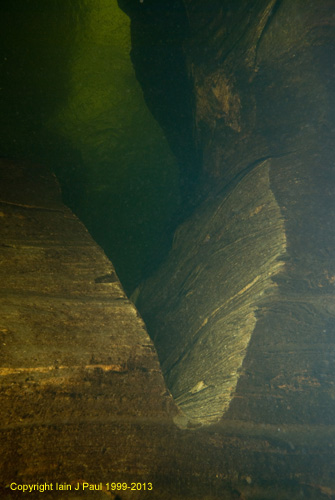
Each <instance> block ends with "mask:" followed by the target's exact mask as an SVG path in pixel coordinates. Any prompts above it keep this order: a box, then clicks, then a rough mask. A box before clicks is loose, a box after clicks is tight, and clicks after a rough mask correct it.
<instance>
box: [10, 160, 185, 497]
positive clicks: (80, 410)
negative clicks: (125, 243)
mask: <svg viewBox="0 0 335 500" xmlns="http://www.w3.org/2000/svg"><path fill="white" fill-rule="evenodd" d="M0 178H1V182H0V224H1V227H0V231H1V243H0V251H1V266H0V276H1V292H0V294H1V327H0V339H1V342H0V364H1V368H0V385H1V396H0V400H1V401H0V421H1V429H0V443H1V458H0V480H1V496H2V497H3V496H4V497H5V498H7V497H6V496H5V495H9V497H8V498H16V497H18V498H19V497H20V494H21V496H22V492H20V491H11V490H10V489H9V486H8V485H9V484H10V483H12V482H16V483H18V484H36V483H37V482H40V483H43V482H45V481H46V482H53V483H54V484H55V483H56V482H58V483H67V484H72V485H76V484H77V482H78V481H84V482H89V483H94V484H98V483H100V482H101V481H102V482H103V483H105V482H112V481H113V478H114V479H115V480H116V481H121V478H123V479H122V481H127V480H132V481H134V480H136V479H135V478H136V477H137V478H138V479H139V480H140V481H142V482H145V481H146V480H147V481H151V482H152V481H153V479H154V476H155V475H156V473H155V472H154V469H156V466H157V467H158V469H156V472H158V473H159V474H160V466H159V465H158V463H159V462H160V460H161V459H160V458H159V457H158V456H157V457H156V458H155V460H153V458H154V457H155V455H156V451H157V449H156V451H154V448H156V445H157V439H159V438H158V436H159V435H160V433H161V431H160V430H159V429H161V430H162V429H163V428H165V429H169V428H170V429H171V428H172V427H173V424H172V418H173V416H176V415H177V413H178V411H177V409H176V407H175V405H174V403H173V400H172V398H171V395H170V394H169V392H168V391H167V390H166V387H165V384H164V380H163V376H162V374H161V370H160V367H159V363H158V359H157V355H156V352H155V348H154V346H153V344H152V341H151V340H150V338H149V336H148V334H147V332H146V330H145V327H144V324H143V321H142V320H141V318H140V317H139V315H138V313H137V311H136V309H135V307H134V305H133V304H132V303H131V302H130V301H129V300H128V299H127V297H126V295H125V293H124V291H123V289H122V287H121V285H120V282H119V280H118V277H117V276H116V274H115V270H114V268H113V266H112V264H111V262H110V261H109V260H108V259H107V257H106V256H105V254H104V253H103V251H102V250H101V249H100V248H99V247H98V246H97V245H96V243H95V242H94V241H93V240H92V238H91V236H90V235H89V233H88V232H87V230H86V229H85V227H84V226H83V225H82V224H81V223H80V221H79V220H78V219H77V218H76V217H75V216H74V215H73V213H72V212H71V211H70V210H69V209H68V208H67V207H65V206H64V205H63V204H62V202H61V198H60V191H59V188H58V185H57V182H56V180H55V178H54V176H52V175H51V174H49V173H47V171H46V169H45V168H42V167H38V166H34V165H31V164H23V163H21V164H17V163H14V162H11V161H9V160H1V162H0ZM155 435H156V436H157V437H154V436H155ZM143 449H146V453H145V454H144V456H142V455H143ZM158 454H159V452H158ZM139 457H142V458H141V460H139ZM154 464H155V465H154ZM152 466H153V467H154V469H153V468H152ZM116 478H119V479H116ZM150 478H151V479H150ZM73 487H74V486H73ZM135 493H136V492H135ZM59 494H60V492H57V491H54V492H53V493H49V492H48V491H47V492H46V493H43V495H45V496H46V495H48V496H47V498H58V497H59ZM16 495H17V496H16ZM109 495H111V493H109ZM124 495H126V494H124ZM20 498H21V497H20ZM122 498H129V497H128V496H127V495H126V496H123V497H122ZM131 498H133V497H131Z"/></svg>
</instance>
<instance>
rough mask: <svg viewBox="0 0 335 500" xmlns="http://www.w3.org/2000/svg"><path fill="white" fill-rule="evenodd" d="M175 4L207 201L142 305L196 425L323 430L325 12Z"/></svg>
mask: <svg viewBox="0 0 335 500" xmlns="http://www.w3.org/2000/svg"><path fill="white" fill-rule="evenodd" d="M184 5H185V8H186V12H187V17H188V22H189V36H188V37H187V38H186V39H185V40H184V42H183V47H184V51H185V56H186V61H187V65H188V68H189V73H190V75H191V77H192V80H193V84H194V92H195V106H194V127H195V131H196V133H195V136H196V140H197V143H198V144H200V145H201V149H202V152H203V165H202V174H201V182H199V183H198V185H197V193H198V195H199V193H200V198H201V199H202V200H203V201H202V203H201V204H200V205H199V206H198V208H197V209H196V211H195V212H194V214H193V215H191V216H190V217H189V219H188V220H187V221H186V222H185V223H184V224H183V225H182V226H181V227H180V228H179V229H178V230H177V232H176V236H175V241H174V245H173V249H172V251H171V253H170V256H169V258H168V260H167V262H166V263H165V265H164V266H162V268H161V270H160V271H159V272H158V273H157V274H156V275H154V276H153V277H152V278H151V279H150V280H149V281H148V282H147V283H144V284H143V286H142V287H141V289H140V295H139V298H138V302H137V304H138V307H139V309H140V311H141V313H142V314H143V317H144V319H145V321H146V324H147V326H148V328H149V332H150V334H151V336H152V338H153V339H154V341H155V345H156V346H157V350H158V352H159V356H160V360H161V362H162V366H163V369H164V372H165V376H166V380H167V382H168V385H169V388H170V389H171V391H172V393H173V395H174V396H175V398H176V400H177V401H178V403H179V404H180V406H181V407H182V408H183V410H184V411H185V412H186V413H187V415H188V416H189V418H190V419H191V420H192V419H193V421H194V423H195V422H197V423H204V424H208V423H210V422H213V421H214V420H218V419H220V417H224V419H225V420H227V419H234V420H246V421H255V422H264V423H271V424H275V425H280V424H281V423H284V422H285V423H295V424H305V423H319V424H330V423H331V421H332V419H333V418H334V413H335V407H334V403H333V396H332V394H333V390H334V385H335V380H334V377H333V373H334V370H333V367H334V361H335V360H334V357H333V355H332V354H331V353H332V351H333V345H334V339H335V337H334V335H335V332H334V324H335V319H334V313H335V311H334V308H333V306H332V302H333V299H334V275H335V273H334V253H333V250H332V249H333V248H334V239H335V235H334V232H333V231H332V230H331V224H332V223H331V221H332V220H333V217H334V210H335V206H334V170H333V158H334V149H333V132H334V114H333V113H332V111H331V109H333V108H332V107H331V106H332V104H333V103H334V90H333V87H332V85H331V82H332V81H333V78H334V75H333V64H332V63H331V57H332V56H331V55H332V54H333V51H334V36H333V30H334V4H333V2H329V1H327V0H325V1H322V2H317V3H313V2H302V1H300V0H296V1H293V2H292V1H285V0H283V1H274V0H273V1H268V0H266V1H265V0H262V1H257V2H250V1H241V2H230V1H226V2H223V3H222V2H215V1H213V2H210V6H209V5H208V4H206V6H205V4H204V3H203V2H202V1H200V0H185V2H184ZM198 199H199V198H198Z"/></svg>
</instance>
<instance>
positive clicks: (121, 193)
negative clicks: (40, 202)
mask: <svg viewBox="0 0 335 500" xmlns="http://www.w3.org/2000/svg"><path fill="white" fill-rule="evenodd" d="M0 9H1V12H0V13H1V16H0V25H1V31H2V35H3V36H2V47H1V55H0V63H1V68H0V70H1V83H0V87H1V91H0V92H1V94H0V98H1V109H2V113H1V124H0V127H1V134H0V142H1V145H0V154H1V155H2V156H7V157H14V158H18V159H30V160H33V161H37V162H40V163H43V164H45V165H46V166H47V167H51V168H52V169H53V170H54V171H55V173H56V175H57V176H58V178H59V180H60V183H61V186H62V192H63V198H64V201H65V203H67V204H68V205H69V206H70V207H71V208H72V210H74V211H75V213H76V214H77V215H78V216H79V217H80V218H81V219H82V221H83V222H84V223H85V224H86V226H87V227H88V229H89V230H90V232H91V234H92V235H93V237H94V238H95V239H96V241H97V242H98V243H99V244H100V245H101V246H102V247H103V248H104V250H105V252H106V253H107V255H108V256H109V257H110V258H111V260H112V261H113V263H114V265H115V266H116V270H117V272H118V274H119V277H120V279H121V281H122V283H123V285H124V286H125V288H126V290H127V291H129V292H130V291H131V290H132V289H133V288H134V287H135V286H136V285H137V284H138V283H139V282H140V281H141V279H143V277H145V276H146V275H147V274H149V273H150V272H151V270H152V269H154V267H155V266H157V265H158V263H159V262H160V260H161V259H162V258H163V257H164V256H165V254H166V253H167V251H168V249H169V246H170V241H171V235H172V229H171V228H172V227H173V221H174V219H175V218H176V216H177V214H178V210H179V208H180V187H179V177H180V174H179V167H178V165H177V161H176V158H175V157H174V155H173V153H172V152H171V150H170V148H169V145H168V143H167V140H166V138H165V136H164V133H163V131H162V129H161V128H160V126H159V125H158V123H157V121H156V120H155V119H154V118H153V116H152V115H151V113H150V111H149V110H148V108H147V106H146V104H145V101H144V98H143V93H142V89H141V87H140V85H139V83H138V81H137V79H136V77H135V72H134V69H133V66H132V63H131V60H130V50H131V41H130V21H129V18H128V17H127V15H126V14H125V13H124V12H123V11H121V9H120V8H119V7H118V4H117V1H116V0H88V1H80V0H76V1H74V2H67V1H65V0H63V1H56V0H49V1H48V2H45V0H34V1H29V0H18V1H16V2H9V1H8V2H5V3H3V4H2V7H1V8H0Z"/></svg>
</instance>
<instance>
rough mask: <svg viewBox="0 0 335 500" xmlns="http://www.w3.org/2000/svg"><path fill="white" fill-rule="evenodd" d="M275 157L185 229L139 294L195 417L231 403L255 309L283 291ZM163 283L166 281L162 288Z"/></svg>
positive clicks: (216, 413) (205, 417) (170, 375)
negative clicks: (278, 281) (278, 278)
mask: <svg viewBox="0 0 335 500" xmlns="http://www.w3.org/2000/svg"><path fill="white" fill-rule="evenodd" d="M269 163H270V162H269V161H264V162H261V163H260V164H258V165H257V167H255V168H254V169H253V170H252V171H251V172H250V173H249V174H248V175H246V176H245V177H244V179H243V180H242V181H240V182H239V183H236V185H235V187H231V188H230V190H229V196H223V195H219V196H217V197H216V198H215V199H213V200H209V201H208V202H206V203H205V204H204V205H202V206H201V207H200V208H199V210H198V211H197V212H196V213H195V215H194V216H192V217H191V218H190V219H189V220H188V221H187V222H185V223H184V224H183V225H182V226H181V227H180V228H179V230H178V231H177V233H176V235H175V240H174V245H173V249H172V251H171V253H170V258H169V260H168V262H167V263H166V265H165V266H163V267H162V268H161V270H160V272H159V274H158V275H157V276H154V278H152V279H151V280H149V281H148V282H147V283H146V285H145V287H144V289H143V292H141V294H140V300H139V302H138V306H139V308H140V309H141V310H143V311H145V317H146V321H147V322H148V324H149V325H154V329H153V331H154V333H155V334H156V337H154V341H155V343H156V345H157V347H158V352H159V355H160V359H161V363H162V368H163V371H164V372H165V373H166V379H167V383H168V385H169V387H170V388H171V390H172V391H173V394H174V397H175V400H176V402H177V403H178V404H179V405H180V406H181V408H182V409H183V410H184V411H185V413H186V414H187V415H188V416H189V417H191V419H192V420H193V421H194V423H197V424H199V423H207V424H208V423H211V422H213V421H216V420H218V419H219V418H220V417H221V416H222V414H223V412H224V411H226V410H227V408H228V406H229V403H230V400H231V397H232V394H233V393H234V391H235V389H236V383H237V380H238V377H239V373H240V369H241V366H242V363H243V360H244V357H245V354H246V352H247V348H248V345H249V341H250V338H251V334H252V332H253V330H254V328H255V325H256V321H257V319H256V311H257V310H259V308H261V307H262V304H264V303H265V302H266V301H269V300H274V297H275V296H276V295H277V287H276V285H275V283H274V282H273V280H272V277H273V276H274V275H276V274H277V273H278V271H279V270H280V269H281V268H282V267H283V261H282V259H281V258H282V257H284V255H285V251H286V237H285V231H284V221H283V218H282V216H281V213H280V210H279V208H278V204H277V202H276V200H275V198H274V196H273V193H272V191H271V189H270V186H269ZM158 282H161V283H164V285H165V286H163V287H162V288H161V289H160V290H159V291H158V290H157V288H156V283H158ZM148 305H150V309H148ZM166 311H168V313H169V314H168V315H167V313H166Z"/></svg>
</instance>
